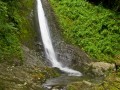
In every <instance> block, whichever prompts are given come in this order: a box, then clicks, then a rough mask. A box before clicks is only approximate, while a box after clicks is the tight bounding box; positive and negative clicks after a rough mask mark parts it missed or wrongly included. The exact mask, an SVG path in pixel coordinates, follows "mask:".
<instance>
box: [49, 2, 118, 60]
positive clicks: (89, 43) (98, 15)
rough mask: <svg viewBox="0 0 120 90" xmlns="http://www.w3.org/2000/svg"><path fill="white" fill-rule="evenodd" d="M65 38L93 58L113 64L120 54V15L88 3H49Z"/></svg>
mask: <svg viewBox="0 0 120 90" xmlns="http://www.w3.org/2000/svg"><path fill="white" fill-rule="evenodd" d="M49 1H50V3H51V5H52V7H53V9H54V11H55V14H56V16H57V18H58V19H59V23H60V26H61V28H62V30H63V34H64V37H65V38H66V40H67V41H69V42H71V43H72V44H76V45H78V46H82V47H83V50H85V51H86V52H87V53H88V54H89V55H91V57H92V58H95V59H98V60H105V61H111V60H113V58H114V57H115V56H116V55H120V15H119V14H117V13H114V12H112V11H110V10H107V9H104V8H103V7H102V6H94V5H91V4H90V3H88V2H86V1H85V0H59V1H58V0H49Z"/></svg>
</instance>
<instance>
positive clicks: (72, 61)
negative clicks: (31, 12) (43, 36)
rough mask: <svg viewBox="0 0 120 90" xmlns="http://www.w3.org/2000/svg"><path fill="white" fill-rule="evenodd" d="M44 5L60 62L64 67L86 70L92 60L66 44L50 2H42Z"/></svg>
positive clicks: (78, 49)
mask: <svg viewBox="0 0 120 90" xmlns="http://www.w3.org/2000/svg"><path fill="white" fill-rule="evenodd" d="M42 3H43V8H44V11H45V14H46V17H47V20H48V25H49V28H50V34H51V38H52V42H53V46H54V49H55V52H56V56H57V58H58V61H59V62H60V63H62V64H63V67H64V66H68V67H72V68H75V69H77V70H84V68H86V64H87V63H89V62H90V59H89V58H88V56H87V55H86V54H85V53H84V52H83V51H82V50H81V49H80V48H78V47H75V46H73V45H70V44H67V43H66V42H64V39H63V38H62V33H61V32H62V30H61V29H60V27H59V24H58V22H57V19H56V17H55V15H54V11H53V10H52V8H51V6H50V4H49V1H48V0H42ZM83 66H84V67H83Z"/></svg>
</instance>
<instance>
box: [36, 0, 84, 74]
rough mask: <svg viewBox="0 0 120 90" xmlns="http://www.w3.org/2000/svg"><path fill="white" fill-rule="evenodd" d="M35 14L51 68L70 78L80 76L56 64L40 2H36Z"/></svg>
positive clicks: (74, 71) (39, 0) (58, 63)
mask: <svg viewBox="0 0 120 90" xmlns="http://www.w3.org/2000/svg"><path fill="white" fill-rule="evenodd" d="M37 13H38V22H39V26H40V28H39V29H40V32H41V37H42V41H43V45H44V49H45V53H46V57H47V59H48V60H50V62H51V63H52V66H53V67H57V68H59V69H60V70H61V71H63V72H65V73H68V75H70V76H81V75H82V74H81V73H80V72H78V71H76V70H73V69H70V68H68V67H63V66H62V63H60V62H58V60H57V57H56V55H55V52H54V49H53V45H52V41H51V37H50V33H49V27H48V22H47V19H46V17H45V13H44V10H43V7H42V2H41V0H37Z"/></svg>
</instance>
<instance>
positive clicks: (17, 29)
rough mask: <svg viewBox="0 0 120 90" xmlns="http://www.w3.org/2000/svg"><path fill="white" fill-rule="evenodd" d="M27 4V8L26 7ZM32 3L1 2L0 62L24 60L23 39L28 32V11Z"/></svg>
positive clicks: (7, 0) (0, 0) (4, 0)
mask: <svg viewBox="0 0 120 90" xmlns="http://www.w3.org/2000/svg"><path fill="white" fill-rule="evenodd" d="M23 3H27V4H26V6H24V5H25V4H23ZM31 4H33V3H32V1H31V2H30V3H28V0H0V62H3V61H10V62H11V61H13V59H18V60H22V50H21V41H20V40H21V38H22V37H23V36H25V35H26V34H25V33H24V32H26V33H27V34H28V32H27V30H26V29H27V28H26V25H28V24H27V20H26V16H27V15H26V14H28V13H26V14H25V13H24V12H28V11H30V10H26V8H27V7H28V6H30V5H31Z"/></svg>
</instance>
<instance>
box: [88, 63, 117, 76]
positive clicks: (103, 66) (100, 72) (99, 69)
mask: <svg viewBox="0 0 120 90" xmlns="http://www.w3.org/2000/svg"><path fill="white" fill-rule="evenodd" d="M89 66H90V67H92V68H91V71H92V73H94V75H96V76H104V75H105V72H107V71H108V70H114V69H115V65H114V64H110V63H106V62H91V63H90V64H89Z"/></svg>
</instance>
